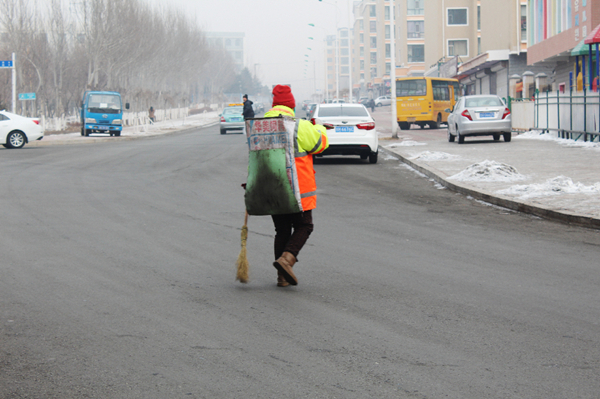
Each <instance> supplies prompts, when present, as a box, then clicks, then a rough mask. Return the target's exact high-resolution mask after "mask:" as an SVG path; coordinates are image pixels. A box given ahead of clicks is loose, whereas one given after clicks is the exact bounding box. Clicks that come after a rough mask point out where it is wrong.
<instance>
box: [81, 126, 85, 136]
mask: <svg viewBox="0 0 600 399" xmlns="http://www.w3.org/2000/svg"><path fill="white" fill-rule="evenodd" d="M81 135H82V136H85V129H84V128H83V127H82V128H81Z"/></svg>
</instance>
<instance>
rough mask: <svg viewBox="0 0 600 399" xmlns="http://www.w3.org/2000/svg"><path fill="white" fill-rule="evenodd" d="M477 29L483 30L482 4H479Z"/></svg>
mask: <svg viewBox="0 0 600 399" xmlns="http://www.w3.org/2000/svg"><path fill="white" fill-rule="evenodd" d="M477 30H481V6H477Z"/></svg>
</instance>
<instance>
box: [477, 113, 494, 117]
mask: <svg viewBox="0 0 600 399" xmlns="http://www.w3.org/2000/svg"><path fill="white" fill-rule="evenodd" d="M479 117H480V118H493V117H494V113H493V112H480V113H479Z"/></svg>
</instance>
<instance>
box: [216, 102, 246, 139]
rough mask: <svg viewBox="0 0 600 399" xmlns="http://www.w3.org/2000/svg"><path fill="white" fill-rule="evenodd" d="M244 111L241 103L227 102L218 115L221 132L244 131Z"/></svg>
mask: <svg viewBox="0 0 600 399" xmlns="http://www.w3.org/2000/svg"><path fill="white" fill-rule="evenodd" d="M243 111H244V106H243V104H229V105H228V106H227V107H225V109H224V110H223V113H221V114H220V115H219V116H220V117H221V123H220V128H221V134H225V133H227V131H228V130H239V131H241V132H243V131H244V125H245V122H244V116H243V115H242V112H243Z"/></svg>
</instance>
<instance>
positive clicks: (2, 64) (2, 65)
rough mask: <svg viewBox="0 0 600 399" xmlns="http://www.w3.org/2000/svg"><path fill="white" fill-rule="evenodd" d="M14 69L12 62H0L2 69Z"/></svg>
mask: <svg viewBox="0 0 600 399" xmlns="http://www.w3.org/2000/svg"><path fill="white" fill-rule="evenodd" d="M12 67H13V62H12V60H9V61H0V68H12Z"/></svg>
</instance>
